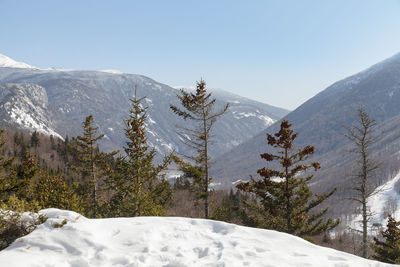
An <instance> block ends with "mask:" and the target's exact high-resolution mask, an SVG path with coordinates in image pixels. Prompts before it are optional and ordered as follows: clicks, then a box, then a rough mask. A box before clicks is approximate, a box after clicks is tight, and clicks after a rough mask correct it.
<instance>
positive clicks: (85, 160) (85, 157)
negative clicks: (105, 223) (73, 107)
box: [70, 115, 118, 217]
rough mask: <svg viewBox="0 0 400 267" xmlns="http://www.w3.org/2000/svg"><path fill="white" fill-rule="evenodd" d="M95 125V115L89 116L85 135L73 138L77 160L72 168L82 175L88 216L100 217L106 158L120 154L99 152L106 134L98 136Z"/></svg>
mask: <svg viewBox="0 0 400 267" xmlns="http://www.w3.org/2000/svg"><path fill="white" fill-rule="evenodd" d="M93 124H94V119H93V115H89V116H87V117H86V119H85V121H84V122H83V124H82V126H83V135H81V136H77V137H73V138H72V141H71V143H70V147H71V149H72V151H73V152H74V154H75V155H76V160H75V162H74V163H73V164H71V167H72V168H73V169H74V170H75V171H77V172H78V173H79V174H80V176H81V179H82V182H83V187H82V190H81V191H82V194H83V198H84V200H85V210H86V215H88V216H91V217H98V216H99V214H98V207H99V182H100V181H101V179H102V178H103V177H104V176H105V171H106V170H108V168H107V167H106V166H105V158H107V157H108V156H112V155H115V154H116V153H118V152H117V151H114V152H110V153H108V154H106V153H102V152H100V151H99V148H98V144H97V142H98V141H99V140H100V139H101V138H103V137H104V134H98V133H97V132H98V129H99V127H98V126H93Z"/></svg>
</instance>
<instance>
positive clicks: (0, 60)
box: [0, 54, 35, 69]
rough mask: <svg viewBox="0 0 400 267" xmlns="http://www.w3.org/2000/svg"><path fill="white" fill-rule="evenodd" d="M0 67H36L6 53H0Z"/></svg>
mask: <svg viewBox="0 0 400 267" xmlns="http://www.w3.org/2000/svg"><path fill="white" fill-rule="evenodd" d="M0 67H3V68H23V69H34V68H35V67H33V66H30V65H28V64H26V63H23V62H18V61H15V60H13V59H11V58H9V57H7V56H5V55H2V54H0Z"/></svg>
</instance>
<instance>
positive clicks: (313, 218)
mask: <svg viewBox="0 0 400 267" xmlns="http://www.w3.org/2000/svg"><path fill="white" fill-rule="evenodd" d="M290 127H291V124H290V123H289V122H288V121H287V120H283V121H282V123H281V125H280V130H279V132H277V133H275V134H274V135H270V134H267V140H268V145H270V146H272V147H274V148H275V149H277V150H278V151H277V153H276V154H272V153H264V154H261V155H260V156H261V158H262V159H264V160H265V161H267V162H272V161H278V162H279V164H280V168H279V169H277V170H276V169H269V168H265V167H264V168H262V169H259V170H258V171H257V173H258V174H259V175H260V176H261V177H262V179H261V180H255V179H253V178H252V179H251V181H250V182H247V183H241V184H239V185H238V186H237V188H238V189H239V190H242V191H244V192H248V193H251V194H254V195H255V196H256V199H257V202H250V201H247V202H246V204H247V206H248V208H249V210H251V212H252V213H251V214H250V215H249V216H250V219H251V220H250V221H253V224H254V225H255V226H258V227H263V228H267V229H274V230H278V231H282V232H286V233H289V234H293V235H297V236H301V237H303V238H306V239H309V240H312V236H315V235H319V234H320V233H322V232H324V231H327V230H330V229H333V228H334V227H336V226H337V225H338V224H339V219H337V220H332V219H327V220H325V221H324V219H323V216H324V214H326V212H327V211H328V209H327V208H325V209H322V210H321V211H318V212H315V213H312V209H314V208H316V207H317V206H318V205H320V204H321V203H322V202H323V201H324V200H325V199H327V198H328V197H329V196H331V195H332V194H333V193H334V192H335V190H332V191H330V192H329V193H324V194H322V195H320V194H315V196H314V197H313V193H312V192H311V190H310V188H309V186H308V184H307V183H308V182H309V181H310V180H311V179H312V178H313V175H312V174H309V175H307V176H306V177H302V174H304V173H305V172H306V171H307V170H308V169H310V168H311V169H314V170H318V169H319V168H320V164H319V163H318V162H311V163H308V164H304V163H303V162H304V161H306V160H307V158H308V156H309V155H312V154H313V153H314V147H313V146H310V145H309V146H306V147H304V148H301V149H298V150H295V149H294V144H293V142H294V141H295V139H296V137H297V133H293V130H292V129H290ZM260 215H261V216H260Z"/></svg>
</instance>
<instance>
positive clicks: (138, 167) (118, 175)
mask: <svg viewBox="0 0 400 267" xmlns="http://www.w3.org/2000/svg"><path fill="white" fill-rule="evenodd" d="M142 99H143V98H142ZM142 99H138V98H136V90H135V97H134V98H133V99H131V102H132V107H131V109H130V111H129V113H130V114H129V118H128V119H126V120H125V136H126V138H127V142H126V146H125V147H124V151H125V155H124V156H120V157H119V158H118V159H117V161H116V166H115V169H114V171H113V174H112V175H111V177H110V179H109V180H108V181H107V183H108V186H109V189H110V190H111V191H112V197H111V200H110V215H112V216H117V217H121V216H125V217H126V216H129V217H132V216H161V215H165V214H166V208H167V205H168V203H169V201H170V200H171V197H172V190H171V186H170V184H169V183H168V182H167V181H166V180H165V179H164V175H163V173H162V172H163V171H165V170H166V168H167V167H168V165H169V163H170V161H171V160H170V157H169V156H167V157H164V160H163V162H162V164H160V165H154V164H153V161H154V157H155V155H156V154H155V153H156V151H155V149H151V148H150V147H149V146H148V143H147V137H146V124H145V122H146V120H147V112H146V109H145V108H144V107H143V106H142V104H141V100H142Z"/></svg>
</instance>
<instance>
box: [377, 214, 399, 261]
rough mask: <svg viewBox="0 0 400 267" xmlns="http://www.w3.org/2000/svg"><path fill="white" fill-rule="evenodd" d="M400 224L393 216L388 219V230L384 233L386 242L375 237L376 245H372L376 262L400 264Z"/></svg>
mask: <svg viewBox="0 0 400 267" xmlns="http://www.w3.org/2000/svg"><path fill="white" fill-rule="evenodd" d="M399 225H400V222H398V221H396V220H395V219H394V218H393V217H392V216H391V215H389V217H388V223H387V229H386V230H385V231H384V232H383V233H382V236H383V237H384V238H385V241H379V239H377V238H376V237H374V241H375V244H371V247H372V249H373V250H374V251H375V254H374V255H373V256H372V258H374V259H375V260H378V261H381V262H387V263H393V264H400V228H399Z"/></svg>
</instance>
